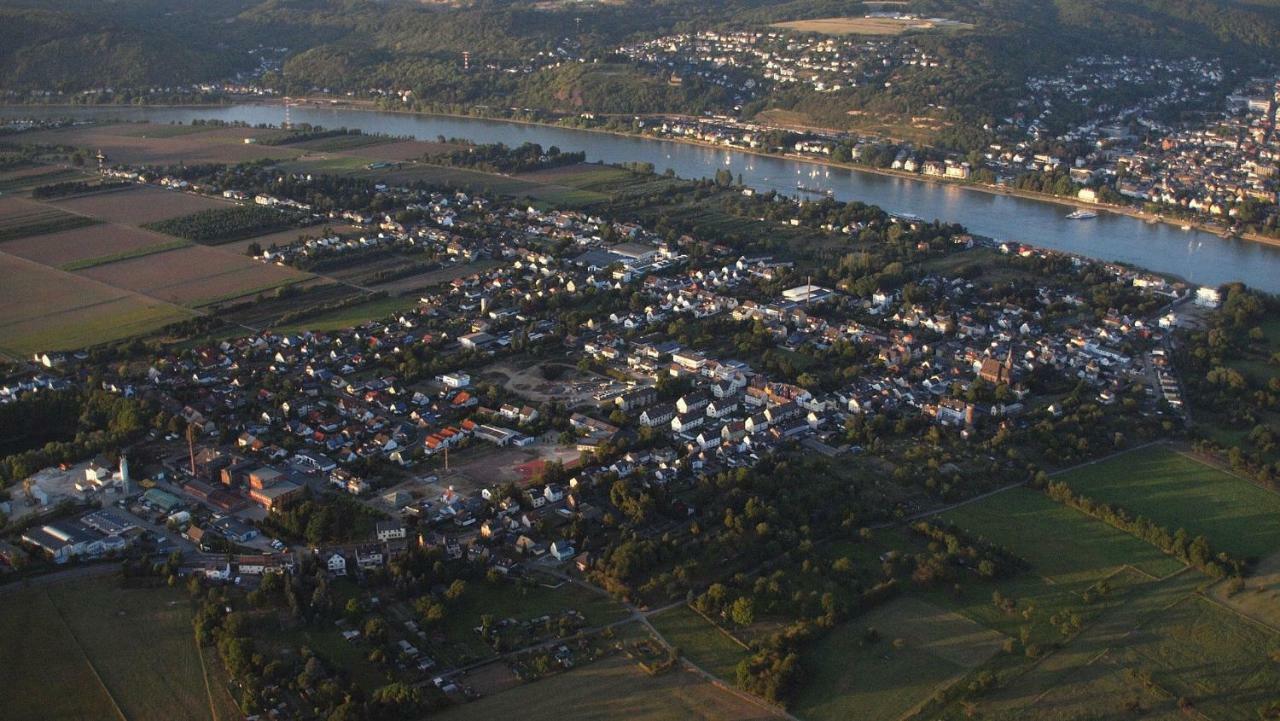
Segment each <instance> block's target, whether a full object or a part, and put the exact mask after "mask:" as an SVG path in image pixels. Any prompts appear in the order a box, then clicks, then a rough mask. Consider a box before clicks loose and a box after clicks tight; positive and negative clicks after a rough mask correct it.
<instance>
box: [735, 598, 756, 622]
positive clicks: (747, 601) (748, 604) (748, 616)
mask: <svg viewBox="0 0 1280 721" xmlns="http://www.w3.org/2000/svg"><path fill="white" fill-rule="evenodd" d="M729 617H730V618H732V619H733V622H734V623H736V624H738V625H739V626H750V625H751V624H753V623H755V620H756V605H755V602H754V601H752V600H751V598H750V597H749V596H739V597H738V598H737V600H735V601H734V602H733V605H732V606H730V607H729Z"/></svg>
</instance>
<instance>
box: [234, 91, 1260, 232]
mask: <svg viewBox="0 0 1280 721" xmlns="http://www.w3.org/2000/svg"><path fill="white" fill-rule="evenodd" d="M301 102H302V103H306V104H310V105H312V106H314V107H318V108H326V107H327V108H335V109H344V110H358V111H369V112H380V113H394V114H403V115H418V116H436V117H443V118H458V119H470V120H490V121H499V122H507V123H516V124H519V125H530V126H537V127H546V128H556V129H561V130H575V131H580V132H587V133H601V134H605V135H612V136H616V137H621V138H640V139H644V140H655V141H658V142H670V143H680V144H683V145H691V146H695V147H702V148H707V149H711V150H732V151H734V152H739V153H745V154H748V155H754V156H758V157H768V158H782V159H784V160H791V161H796V162H801V163H807V164H810V165H814V166H818V167H824V168H838V169H841V170H847V171H850V172H858V173H869V174H872V175H879V176H883V177H890V178H899V179H902V180H912V181H916V182H921V183H931V184H934V185H938V186H942V187H953V188H959V189H961V190H972V191H977V192H981V193H989V194H992V195H1004V196H1009V197H1014V198H1021V199H1023V200H1032V201H1036V202H1041V203H1052V204H1055V205H1059V206H1062V207H1064V208H1069V209H1071V210H1077V209H1087V210H1092V211H1100V212H1106V213H1113V214H1116V215H1123V216H1127V217H1130V218H1134V219H1137V220H1141V221H1143V222H1149V223H1151V222H1154V223H1162V224H1164V225H1167V226H1170V227H1176V228H1179V229H1181V228H1183V227H1184V226H1190V228H1189V229H1194V230H1198V231H1201V232H1204V233H1210V234H1213V235H1216V236H1218V237H1220V238H1223V239H1228V238H1229V237H1235V238H1239V239H1241V240H1245V241H1249V242H1253V243H1261V244H1263V245H1268V246H1271V247H1276V248H1280V238H1273V237H1270V236H1265V235H1260V234H1258V233H1253V232H1245V233H1239V234H1234V235H1232V234H1229V233H1228V230H1227V229H1226V228H1223V227H1221V226H1219V225H1217V224H1215V223H1213V222H1212V221H1208V220H1202V219H1191V220H1187V219H1178V218H1170V217H1166V216H1164V215H1162V214H1157V213H1149V212H1147V211H1145V210H1142V209H1141V208H1136V207H1133V206H1124V205H1113V204H1109V203H1091V202H1086V201H1082V200H1078V199H1074V198H1064V197H1062V196H1059V195H1052V194H1050V193H1039V192H1036V191H1033V190H1024V189H1021V188H1010V187H1007V186H1003V185H991V184H987V183H975V182H971V181H961V180H951V179H947V178H937V177H933V176H927V175H922V174H920V173H913V172H909V171H905V170H895V169H893V168H878V167H874V166H870V165H860V164H857V163H840V162H836V161H834V160H828V159H824V158H816V157H813V156H810V155H801V154H798V153H772V152H769V151H765V150H759V149H755V148H744V147H741V146H737V145H718V144H716V143H709V142H706V141H704V140H698V139H696V138H677V137H670V138H669V137H662V136H657V135H648V134H645V133H634V132H626V131H621V130H609V129H606V128H589V127H580V126H577V125H561V124H559V123H552V122H542V121H537V120H527V119H520V118H508V117H504V116H501V115H469V114H465V113H448V112H426V111H420V110H403V109H388V108H383V107H380V106H378V105H377V103H376V102H375V101H372V100H358V99H347V98H343V99H334V98H326V97H323V96H321V97H307V98H302V99H301ZM256 104H260V105H267V106H277V105H282V104H283V101H280V102H258V103H256ZM295 104H296V103H295ZM652 117H663V118H667V117H677V116H675V115H670V114H669V115H662V116H652ZM682 117H687V116H682ZM765 127H768V128H770V129H790V130H793V131H795V132H801V131H800V130H798V129H794V128H780V127H776V128H775V126H765ZM1068 212H1069V211H1068ZM938 220H943V221H946V220H947V219H946V218H939V219H938ZM1082 222H1087V221H1082ZM1007 240H1019V239H1015V238H1009V239H1007ZM1027 242H1030V243H1032V244H1034V241H1027Z"/></svg>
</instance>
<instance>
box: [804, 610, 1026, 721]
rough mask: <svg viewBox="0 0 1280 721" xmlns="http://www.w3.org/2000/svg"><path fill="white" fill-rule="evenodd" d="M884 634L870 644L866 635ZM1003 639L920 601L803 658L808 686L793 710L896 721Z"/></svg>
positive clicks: (838, 635)
mask: <svg viewBox="0 0 1280 721" xmlns="http://www.w3.org/2000/svg"><path fill="white" fill-rule="evenodd" d="M867 628H874V629H876V630H877V631H878V632H879V634H880V639H879V640H878V641H875V642H866V641H865V640H864V632H865V630H866V629H867ZM1002 640H1003V636H1001V635H1000V634H999V633H996V632H995V631H992V630H990V629H987V628H984V627H983V626H981V625H980V624H978V623H976V622H974V621H972V620H970V619H968V618H965V617H964V616H962V615H960V614H958V613H954V612H950V611H946V610H944V609H942V608H939V607H937V606H934V605H932V604H930V603H927V602H925V601H921V600H919V599H916V598H911V597H904V598H898V599H895V600H893V601H891V602H889V603H887V604H885V605H883V606H881V607H879V608H877V609H875V610H873V611H871V612H870V613H867V614H866V615H863V616H860V617H859V618H857V619H854V620H853V621H850V622H848V623H845V624H842V625H841V626H839V627H837V628H836V629H835V630H833V631H832V632H831V633H830V634H828V635H827V636H825V637H823V638H822V640H820V641H818V643H817V644H815V645H814V646H813V648H812V649H811V650H810V651H808V652H807V653H806V655H805V659H804V663H805V666H806V668H808V669H811V671H810V672H809V678H808V682H807V683H806V684H805V686H804V689H803V690H802V691H801V693H800V696H799V699H798V700H797V702H796V704H795V708H794V709H793V710H794V712H795V713H796V715H797V716H799V717H801V718H803V719H806V720H808V719H812V720H814V721H827V720H830V721H837V720H839V721H844V719H858V721H893V720H894V719H898V718H900V717H902V716H903V715H904V714H907V713H908V712H909V711H911V710H912V709H914V708H915V707H917V706H918V705H919V704H921V703H923V702H924V701H927V700H928V699H929V698H930V697H931V696H932V695H933V694H934V692H935V691H938V690H940V689H942V688H945V687H946V686H949V685H950V684H952V683H954V682H955V681H957V680H958V679H960V678H962V677H963V676H964V675H965V674H966V673H968V672H969V671H970V670H971V669H973V668H976V667H978V666H980V665H981V664H982V663H983V662H985V661H986V660H987V659H988V658H990V657H991V656H993V655H994V654H995V653H996V652H998V651H999V649H1000V644H1001V642H1002Z"/></svg>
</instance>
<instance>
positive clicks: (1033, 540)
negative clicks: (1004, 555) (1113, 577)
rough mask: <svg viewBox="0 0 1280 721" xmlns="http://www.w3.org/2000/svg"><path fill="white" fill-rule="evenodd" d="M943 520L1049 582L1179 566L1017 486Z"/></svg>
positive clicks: (1174, 569) (1158, 571) (1162, 570)
mask: <svg viewBox="0 0 1280 721" xmlns="http://www.w3.org/2000/svg"><path fill="white" fill-rule="evenodd" d="M944 520H946V521H947V522H949V523H953V524H955V525H957V526H959V527H960V528H963V529H965V530H966V531H968V532H970V533H974V534H976V535H979V536H981V537H983V538H985V539H987V540H988V541H990V542H992V543H995V544H996V545H999V546H1002V547H1004V548H1007V549H1009V550H1011V551H1013V553H1015V554H1017V555H1019V556H1021V557H1022V558H1024V559H1026V560H1027V561H1028V562H1029V563H1031V565H1032V567H1033V568H1034V569H1035V572H1036V573H1039V574H1040V575H1042V576H1045V577H1046V578H1049V579H1051V580H1052V581H1054V582H1055V583H1079V582H1082V581H1087V582H1089V583H1092V582H1093V581H1095V580H1097V579H1098V578H1100V577H1102V576H1104V575H1106V574H1108V573H1110V572H1112V571H1114V570H1116V569H1117V568H1120V567H1121V566H1125V565H1129V566H1133V567H1134V568H1137V569H1139V570H1141V571H1143V572H1145V573H1148V574H1150V575H1152V576H1156V577H1163V576H1167V575H1169V574H1171V573H1176V572H1177V571H1179V570H1181V569H1182V567H1183V564H1182V563H1181V562H1180V561H1178V560H1177V559H1175V558H1173V557H1171V556H1166V555H1165V554H1163V553H1161V552H1160V551H1159V550H1157V549H1155V548H1153V547H1152V546H1151V545H1150V544H1147V543H1145V542H1143V541H1140V540H1138V539H1136V538H1134V537H1133V536H1130V535H1129V534H1127V533H1124V532H1123V531H1120V530H1117V529H1115V528H1112V527H1111V526H1108V525H1107V524H1105V523H1103V522H1101V521H1098V520H1095V519H1093V518H1090V517H1089V516H1086V515H1084V514H1083V513H1080V512H1079V511H1075V510H1073V509H1070V508H1067V507H1065V506H1062V505H1059V504H1057V503H1054V502H1053V501H1051V500H1050V499H1049V498H1047V497H1045V495H1044V494H1042V493H1040V492H1038V491H1032V490H1028V489H1023V488H1015V489H1013V490H1009V491H1005V492H1004V493H997V494H996V495H994V496H991V497H990V498H986V499H983V500H982V501H979V502H977V503H970V504H969V505H967V506H961V507H960V508H957V509H954V510H952V511H948V512H947V513H946V514H945V515H944Z"/></svg>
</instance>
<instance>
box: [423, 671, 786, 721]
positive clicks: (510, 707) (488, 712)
mask: <svg viewBox="0 0 1280 721" xmlns="http://www.w3.org/2000/svg"><path fill="white" fill-rule="evenodd" d="M435 718H440V719H443V720H444V721H470V720H471V719H475V720H476V721H493V719H556V721H615V720H618V719H626V720H627V721H686V720H690V719H692V720H701V721H749V720H753V719H772V718H776V716H775V715H774V714H772V713H771V712H769V711H767V710H765V709H764V708H762V707H760V706H758V705H756V704H753V703H751V702H749V701H746V700H743V699H741V698H739V697H737V696H735V695H733V694H731V693H729V692H727V691H724V690H721V689H719V688H716V687H715V686H713V685H711V684H710V683H708V682H706V681H703V680H701V679H700V678H698V677H697V676H694V675H693V674H692V673H689V672H687V671H672V672H670V673H665V674H662V675H660V676H649V675H647V674H645V673H644V672H643V671H641V670H640V669H639V668H638V667H637V666H636V665H635V663H634V662H632V661H630V660H628V659H627V658H626V657H624V656H614V657H612V658H607V659H603V660H601V661H597V662H595V663H592V664H590V665H587V666H584V667H582V668H578V669H574V670H572V671H569V672H568V673H562V674H559V675H557V676H552V677H551V678H547V679H543V680H541V681H537V682H534V683H531V684H527V685H524V686H517V687H516V688H513V689H511V690H509V691H504V692H502V693H499V694H495V695H493V696H489V697H486V698H482V699H480V700H479V701H474V702H472V703H469V704H466V705H464V706H459V707H457V708H453V709H450V710H448V711H445V712H443V713H439V714H437V715H436V716H435Z"/></svg>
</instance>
